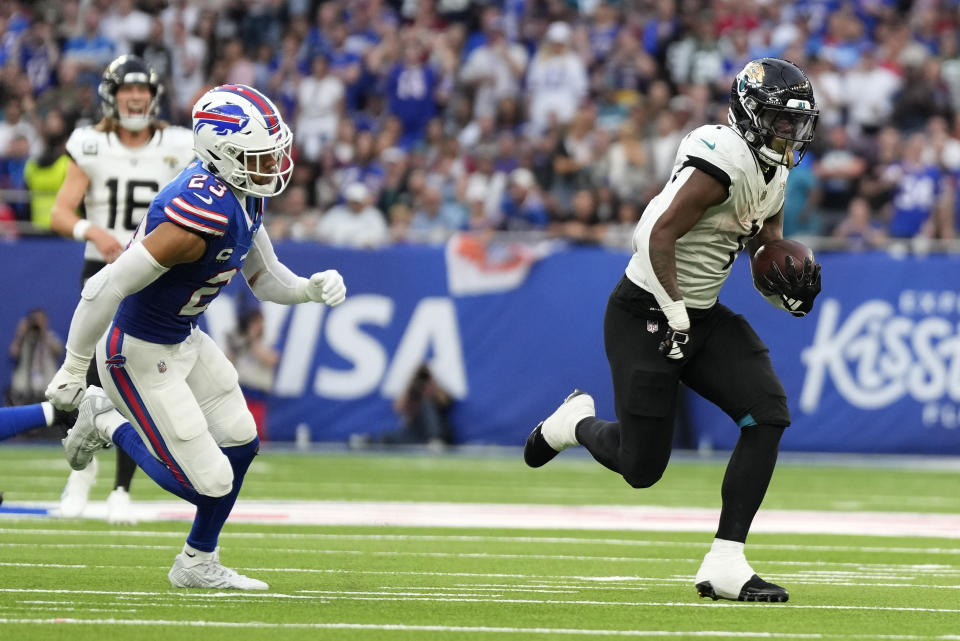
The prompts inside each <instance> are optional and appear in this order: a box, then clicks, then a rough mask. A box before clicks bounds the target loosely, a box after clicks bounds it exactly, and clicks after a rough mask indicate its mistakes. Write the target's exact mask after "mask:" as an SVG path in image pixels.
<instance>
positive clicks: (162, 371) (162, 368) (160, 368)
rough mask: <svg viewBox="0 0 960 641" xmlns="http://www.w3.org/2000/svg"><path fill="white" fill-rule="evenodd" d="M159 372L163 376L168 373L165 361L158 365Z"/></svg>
mask: <svg viewBox="0 0 960 641" xmlns="http://www.w3.org/2000/svg"><path fill="white" fill-rule="evenodd" d="M157 371H158V372H160V373H161V374H163V373H164V372H166V371H167V364H166V363H164V362H163V361H160V362H159V363H157Z"/></svg>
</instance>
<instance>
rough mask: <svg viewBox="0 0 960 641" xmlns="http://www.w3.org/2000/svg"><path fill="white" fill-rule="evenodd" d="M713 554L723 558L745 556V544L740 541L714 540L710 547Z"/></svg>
mask: <svg viewBox="0 0 960 641" xmlns="http://www.w3.org/2000/svg"><path fill="white" fill-rule="evenodd" d="M710 552H711V553H712V554H718V555H722V556H743V543H740V542H739V541H727V540H726V539H714V540H713V545H711V546H710Z"/></svg>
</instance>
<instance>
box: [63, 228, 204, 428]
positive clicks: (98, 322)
mask: <svg viewBox="0 0 960 641" xmlns="http://www.w3.org/2000/svg"><path fill="white" fill-rule="evenodd" d="M205 250H206V241H204V240H203V238H201V237H200V236H197V235H196V234H194V233H192V232H189V231H187V230H185V229H183V228H181V227H178V226H176V225H174V224H173V223H161V224H160V225H158V226H157V228H156V229H154V230H153V231H152V232H150V233H149V234H148V235H147V236H146V238H144V239H143V242H141V243H134V244H133V245H131V246H130V248H129V249H128V250H127V251H125V252H123V253H122V254H121V255H120V257H119V258H118V259H117V260H116V261H114V262H113V263H111V264H109V265H107V266H106V267H104V268H103V269H101V270H100V271H99V272H97V274H96V275H94V276H93V277H92V278H90V279H89V280H88V281H87V284H86V285H84V288H83V291H82V292H81V294H80V302H79V303H78V304H77V309H76V311H74V313H73V320H72V321H71V322H70V333H69V334H68V335H67V355H66V358H65V359H64V361H63V365H62V366H61V367H60V369H59V370H58V371H57V373H56V375H54V377H53V380H52V381H51V382H50V385H49V386H47V391H46V395H47V398H49V399H50V401H51V402H52V403H53V404H54V405H55V406H56V407H57V408H59V409H62V410H71V409H73V408H75V407H76V406H77V405H78V404H79V403H80V401H81V400H82V398H83V393H84V389H85V381H86V373H87V367H88V366H89V365H90V359H92V358H93V351H94V348H95V347H96V344H97V340H98V339H99V338H100V336H102V335H103V333H104V332H105V331H106V329H107V326H108V325H109V324H110V321H111V320H112V319H113V317H114V315H115V314H116V313H117V308H118V307H119V306H120V302H121V301H123V299H124V298H126V297H127V296H129V295H130V294H133V293H135V292H138V291H140V290H141V289H143V288H144V287H146V286H147V285H149V284H150V283H152V282H153V281H155V280H156V279H158V278H160V276H162V275H163V274H164V273H165V272H166V271H167V270H168V269H169V268H170V267H172V266H173V265H176V264H179V263H185V262H191V261H194V260H197V259H198V258H200V257H201V256H203V252H204V251H205Z"/></svg>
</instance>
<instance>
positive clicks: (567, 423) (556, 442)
mask: <svg viewBox="0 0 960 641" xmlns="http://www.w3.org/2000/svg"><path fill="white" fill-rule="evenodd" d="M596 413H597V410H596V409H594V406H593V397H592V396H590V395H589V394H586V393H584V392H581V391H580V390H574V391H573V393H572V394H570V396H568V397H567V398H566V400H564V401H563V403H561V404H560V407H558V408H557V409H556V411H555V412H554V413H553V414H551V415H550V416H548V417H547V418H546V420H544V421H543V425H542V426H541V428H540V431H541V433H542V434H543V440H545V441H546V442H547V445H549V446H550V447H552V448H553V449H555V450H556V451H558V452H562V451H563V450H565V449H567V448H568V447H573V446H574V445H579V444H580V443H579V441H577V423H579V422H580V421H582V420H583V419H585V418H587V417H589V416H595V415H596Z"/></svg>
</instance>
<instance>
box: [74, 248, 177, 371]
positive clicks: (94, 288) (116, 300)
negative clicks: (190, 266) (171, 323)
mask: <svg viewBox="0 0 960 641" xmlns="http://www.w3.org/2000/svg"><path fill="white" fill-rule="evenodd" d="M168 269H169V267H164V266H163V265H161V264H160V263H158V262H157V261H156V259H154V257H153V256H152V255H151V254H150V252H149V251H147V248H146V247H144V246H143V244H142V243H135V244H134V245H132V246H131V247H130V248H129V249H128V250H126V251H125V252H123V253H122V254H120V257H119V258H118V259H117V260H116V261H114V262H113V263H110V264H109V265H107V266H106V267H104V268H103V269H101V270H100V271H99V272H97V273H96V275H94V276H93V277H92V278H90V279H89V280H88V281H87V284H86V285H84V287H83V291H82V292H81V294H80V303H79V304H78V305H77V309H76V311H75V312H73V320H72V321H70V333H69V334H68V335H67V355H68V358H70V359H71V360H73V361H74V362H79V361H83V362H84V363H88V362H89V361H90V359H91V358H93V350H94V347H95V346H96V344H97V340H99V338H100V337H101V336H102V335H103V333H104V332H105V331H106V329H107V326H108V325H109V324H110V321H111V320H112V319H113V316H114V314H116V313H117V308H118V307H120V302H121V301H122V300H123V299H124V298H126V297H127V296H129V295H130V294H133V293H135V292H138V291H140V290H141V289H143V288H144V287H146V286H147V285H149V284H150V283H152V282H153V281H155V280H157V279H158V278H160V276H162V275H163V274H164V273H166V271H167V270H168Z"/></svg>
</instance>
